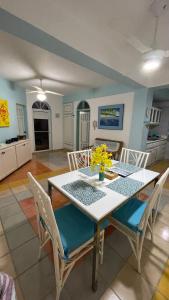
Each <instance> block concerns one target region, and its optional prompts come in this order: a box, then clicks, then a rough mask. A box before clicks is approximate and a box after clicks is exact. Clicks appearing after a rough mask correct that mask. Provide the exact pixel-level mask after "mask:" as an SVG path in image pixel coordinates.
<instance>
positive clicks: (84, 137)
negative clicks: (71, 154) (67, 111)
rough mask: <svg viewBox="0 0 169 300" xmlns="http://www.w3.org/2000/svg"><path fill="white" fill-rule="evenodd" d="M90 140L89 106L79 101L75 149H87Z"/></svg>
mask: <svg viewBox="0 0 169 300" xmlns="http://www.w3.org/2000/svg"><path fill="white" fill-rule="evenodd" d="M89 140H90V106H89V104H88V103H87V102H86V101H81V102H80V103H79V105H78V107H77V149H78V150H81V149H85V148H88V147H89Z"/></svg>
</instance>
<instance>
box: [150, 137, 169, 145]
mask: <svg viewBox="0 0 169 300" xmlns="http://www.w3.org/2000/svg"><path fill="white" fill-rule="evenodd" d="M162 141H167V138H165V139H164V138H159V139H156V140H147V142H146V144H151V143H152V144H153V143H157V142H162Z"/></svg>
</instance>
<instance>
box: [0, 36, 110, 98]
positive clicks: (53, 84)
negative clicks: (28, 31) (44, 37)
mask: <svg viewBox="0 0 169 300" xmlns="http://www.w3.org/2000/svg"><path fill="white" fill-rule="evenodd" d="M0 76H2V77H4V78H7V79H9V80H12V81H15V82H17V84H19V85H21V86H23V87H25V88H30V87H31V86H32V85H39V84H40V80H39V79H38V78H45V79H44V80H43V82H42V83H43V87H44V88H45V89H51V90H53V91H58V92H60V93H62V94H64V95H66V94H68V93H72V92H74V91H78V90H79V89H85V88H97V87H100V86H104V85H110V84H113V83H115V81H113V80H110V79H108V78H105V77H104V76H102V75H99V74H97V73H95V72H92V71H90V70H88V69H86V68H83V67H81V66H79V65H77V64H74V63H72V62H70V61H68V60H65V59H63V58H61V57H59V56H56V55H54V54H51V53H49V52H48V51H45V50H43V49H41V48H39V47H37V46H35V45H32V44H30V43H28V42H25V41H23V40H21V39H19V38H16V37H14V36H12V35H10V34H7V33H4V32H0ZM47 78H48V79H47ZM55 80H56V81H55Z"/></svg>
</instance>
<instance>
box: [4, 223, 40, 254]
mask: <svg viewBox="0 0 169 300" xmlns="http://www.w3.org/2000/svg"><path fill="white" fill-rule="evenodd" d="M35 236H36V234H35V232H34V231H33V229H32V226H31V225H30V224H29V223H28V222H26V223H24V224H22V225H21V226H19V227H17V228H15V229H14V230H12V231H9V232H7V233H6V238H7V241H8V246H9V249H10V250H14V249H15V248H17V247H19V246H21V245H22V244H24V243H25V242H27V241H29V240H30V239H32V238H33V237H35Z"/></svg>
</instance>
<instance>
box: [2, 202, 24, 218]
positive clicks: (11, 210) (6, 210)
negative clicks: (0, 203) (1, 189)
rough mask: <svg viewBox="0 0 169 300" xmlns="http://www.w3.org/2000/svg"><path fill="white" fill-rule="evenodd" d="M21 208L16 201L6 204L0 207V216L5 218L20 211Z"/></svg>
mask: <svg viewBox="0 0 169 300" xmlns="http://www.w3.org/2000/svg"><path fill="white" fill-rule="evenodd" d="M21 212H22V210H21V208H20V206H19V205H18V203H17V202H14V203H13V204H10V205H8V206H5V207H2V208H1V209H0V217H1V219H2V220H5V219H6V218H8V217H10V216H12V215H16V214H19V213H21Z"/></svg>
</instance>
